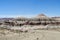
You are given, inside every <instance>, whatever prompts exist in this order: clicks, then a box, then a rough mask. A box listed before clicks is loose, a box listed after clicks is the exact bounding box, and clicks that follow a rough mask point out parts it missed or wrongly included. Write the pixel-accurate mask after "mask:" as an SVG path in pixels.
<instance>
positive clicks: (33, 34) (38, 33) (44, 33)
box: [0, 30, 60, 40]
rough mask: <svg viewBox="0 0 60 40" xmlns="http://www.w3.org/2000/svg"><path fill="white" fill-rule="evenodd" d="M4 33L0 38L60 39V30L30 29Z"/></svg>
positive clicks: (20, 39)
mask: <svg viewBox="0 0 60 40" xmlns="http://www.w3.org/2000/svg"><path fill="white" fill-rule="evenodd" d="M6 33H8V34H4V33H3V34H4V35H2V34H1V33H0V40H60V32H59V31H54V30H30V31H29V32H26V33H25V32H22V33H13V32H10V33H9V32H8V31H7V32H6Z"/></svg>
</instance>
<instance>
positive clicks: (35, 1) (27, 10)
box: [0, 0, 60, 17]
mask: <svg viewBox="0 0 60 40" xmlns="http://www.w3.org/2000/svg"><path fill="white" fill-rule="evenodd" d="M41 13H43V14H45V15H47V16H60V0H0V17H16V16H24V17H32V16H36V15H38V14H41Z"/></svg>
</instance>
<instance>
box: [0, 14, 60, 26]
mask: <svg viewBox="0 0 60 40" xmlns="http://www.w3.org/2000/svg"><path fill="white" fill-rule="evenodd" d="M49 24H51V25H60V17H47V16H45V15H44V14H39V15H38V16H36V17H32V18H25V17H18V18H0V25H9V26H23V25H49Z"/></svg>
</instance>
